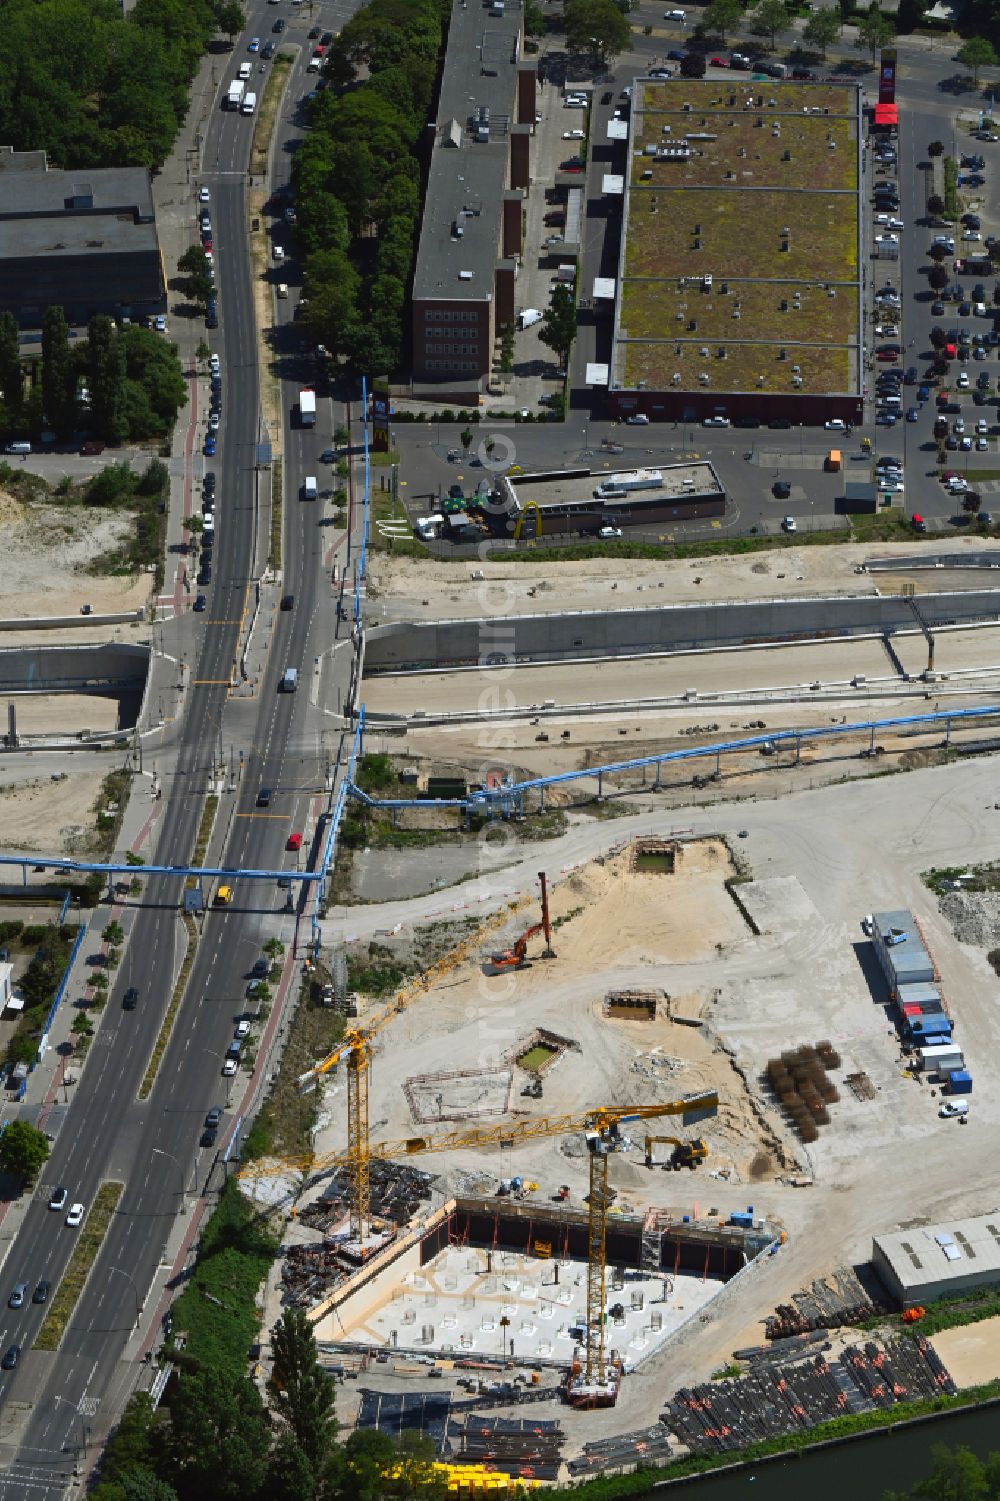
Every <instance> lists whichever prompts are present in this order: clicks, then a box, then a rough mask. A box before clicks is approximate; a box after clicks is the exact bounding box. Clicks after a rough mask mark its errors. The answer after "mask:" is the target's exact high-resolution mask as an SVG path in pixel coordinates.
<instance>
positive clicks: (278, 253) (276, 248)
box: [271, 245, 285, 264]
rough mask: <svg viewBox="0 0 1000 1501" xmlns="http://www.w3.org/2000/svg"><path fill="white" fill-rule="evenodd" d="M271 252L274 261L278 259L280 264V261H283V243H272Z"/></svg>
mask: <svg viewBox="0 0 1000 1501" xmlns="http://www.w3.org/2000/svg"><path fill="white" fill-rule="evenodd" d="M271 254H272V255H273V256H274V259H275V260H276V261H278V262H279V264H280V263H281V261H283V260H284V259H285V247H284V245H273V246H272V247H271Z"/></svg>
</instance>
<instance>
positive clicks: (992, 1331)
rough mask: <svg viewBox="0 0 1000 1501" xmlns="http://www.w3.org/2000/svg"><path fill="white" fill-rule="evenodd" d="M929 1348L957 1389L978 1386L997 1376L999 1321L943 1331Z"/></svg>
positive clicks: (985, 1321)
mask: <svg viewBox="0 0 1000 1501" xmlns="http://www.w3.org/2000/svg"><path fill="white" fill-rule="evenodd" d="M931 1344H932V1345H933V1346H934V1348H935V1350H936V1351H937V1352H938V1354H939V1355H940V1357H941V1359H942V1360H943V1361H944V1363H945V1365H946V1366H947V1367H948V1369H949V1371H950V1372H951V1374H952V1375H953V1376H954V1378H955V1384H956V1385H957V1386H980V1385H982V1384H983V1383H985V1382H987V1381H994V1380H995V1379H996V1378H997V1376H1000V1318H998V1319H983V1320H982V1322H981V1323H979V1324H966V1325H965V1327H964V1328H960V1329H942V1331H941V1333H940V1334H935V1335H934V1336H933V1338H932V1339H931Z"/></svg>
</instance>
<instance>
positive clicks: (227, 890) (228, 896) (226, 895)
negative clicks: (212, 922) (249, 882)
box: [215, 886, 233, 907]
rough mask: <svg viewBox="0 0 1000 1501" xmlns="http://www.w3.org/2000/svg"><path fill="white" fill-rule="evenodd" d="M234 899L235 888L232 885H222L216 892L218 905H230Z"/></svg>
mask: <svg viewBox="0 0 1000 1501" xmlns="http://www.w3.org/2000/svg"><path fill="white" fill-rule="evenodd" d="M232 899H233V888H232V887H231V886H220V887H219V889H218V891H217V892H216V893H215V905H216V906H217V907H228V906H229V903H230V902H231V901H232Z"/></svg>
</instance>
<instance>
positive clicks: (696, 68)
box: [681, 52, 708, 78]
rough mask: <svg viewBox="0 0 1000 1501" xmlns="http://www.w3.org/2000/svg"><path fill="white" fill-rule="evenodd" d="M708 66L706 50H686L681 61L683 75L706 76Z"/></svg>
mask: <svg viewBox="0 0 1000 1501" xmlns="http://www.w3.org/2000/svg"><path fill="white" fill-rule="evenodd" d="M707 67H708V64H707V63H706V61H705V54H704V52H685V54H684V58H683V61H682V62H681V77H682V78H704V76H705V71H706V69H707Z"/></svg>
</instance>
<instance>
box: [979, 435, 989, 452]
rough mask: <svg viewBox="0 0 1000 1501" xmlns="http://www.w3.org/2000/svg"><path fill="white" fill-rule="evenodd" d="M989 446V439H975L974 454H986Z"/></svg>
mask: <svg viewBox="0 0 1000 1501" xmlns="http://www.w3.org/2000/svg"><path fill="white" fill-rule="evenodd" d="M989 446H990V440H989V438H977V439H976V452H977V453H987V452H988V451H989Z"/></svg>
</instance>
